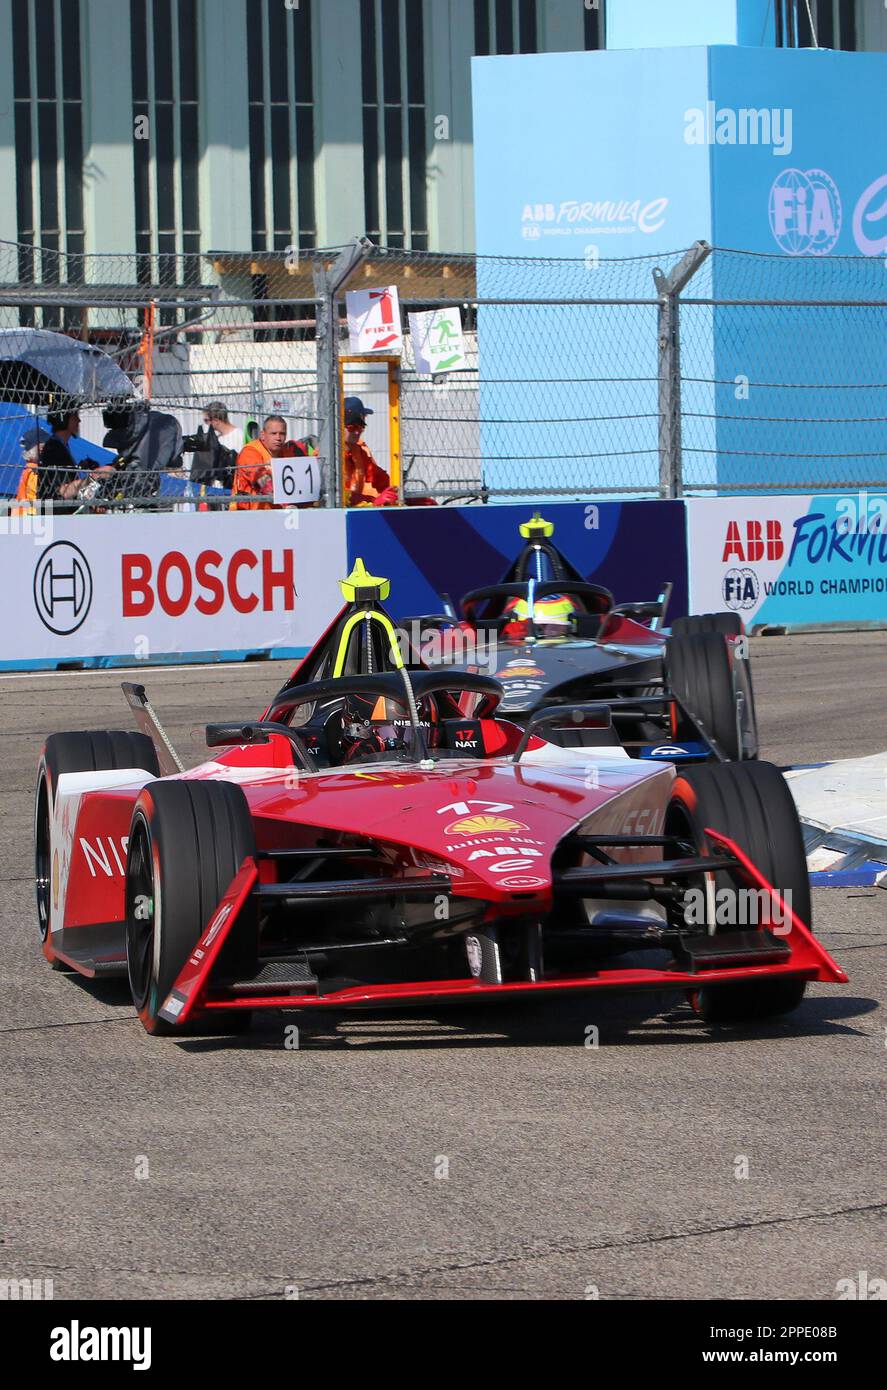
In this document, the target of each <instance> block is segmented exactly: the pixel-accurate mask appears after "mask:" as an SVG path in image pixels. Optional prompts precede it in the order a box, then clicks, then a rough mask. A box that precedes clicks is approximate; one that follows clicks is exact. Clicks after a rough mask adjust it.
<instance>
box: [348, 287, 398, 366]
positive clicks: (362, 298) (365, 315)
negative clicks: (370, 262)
mask: <svg viewBox="0 0 887 1390" xmlns="http://www.w3.org/2000/svg"><path fill="white" fill-rule="evenodd" d="M345 307H346V309H347V311H348V339H349V351H350V352H352V353H354V354H355V355H359V356H365V355H366V354H369V353H379V354H380V355H381V354H385V355H386V356H394V357H399V356H400V355H401V352H402V351H403V337H402V334H401V331H400V301H399V299H398V296H397V286H396V285H388V286H387V288H386V289H382V290H347V291H346V293H345Z"/></svg>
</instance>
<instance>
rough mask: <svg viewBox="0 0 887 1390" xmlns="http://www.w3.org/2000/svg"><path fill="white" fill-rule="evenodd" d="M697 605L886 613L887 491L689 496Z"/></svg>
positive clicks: (754, 611) (877, 619)
mask: <svg viewBox="0 0 887 1390" xmlns="http://www.w3.org/2000/svg"><path fill="white" fill-rule="evenodd" d="M686 507H687V548H688V552H689V566H690V611H691V612H693V613H711V612H717V611H719V610H721V609H725V608H727V609H734V610H735V611H736V612H738V613H740V614H741V615H742V618H743V620H744V622H745V625H746V627H749V628H753V627H761V626H763V625H765V624H777V625H780V626H781V625H783V624H785V625H786V626H789V627H808V626H809V627H813V626H823V625H827V624H831V623H842V624H848V623H860V624H884V623H887V492H885V493H884V494H882V495H875V493H874V492H872V493H866V492H860V493H850V494H847V493H844V494H838V493H835V494H830V493H829V494H817V495H809V496H797V497H714V498H698V499H693V498H691V499H688V500H687V502H686Z"/></svg>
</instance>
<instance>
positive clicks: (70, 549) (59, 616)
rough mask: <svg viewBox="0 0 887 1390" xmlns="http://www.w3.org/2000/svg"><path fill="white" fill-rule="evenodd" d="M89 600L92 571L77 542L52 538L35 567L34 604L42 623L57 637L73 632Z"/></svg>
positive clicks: (79, 622)
mask: <svg viewBox="0 0 887 1390" xmlns="http://www.w3.org/2000/svg"><path fill="white" fill-rule="evenodd" d="M91 603H92V572H91V570H90V568H89V564H88V562H87V559H86V556H85V555H84V554H83V551H82V550H81V549H80V548H79V546H76V545H72V544H71V542H70V541H54V542H53V544H52V545H50V546H47V548H46V550H44V552H43V554H42V556H41V557H40V560H39V561H38V563H37V568H36V569H35V570H34V606H35V607H36V609H37V615H38V617H39V618H40V621H41V623H42V624H43V626H44V627H47V628H49V631H50V632H54V633H56V635H57V636H59V637H66V636H67V635H68V634H69V633H71V632H76V631H77V629H78V627H80V625H81V624H82V622H83V621H84V619H85V618H86V615H87V613H88V612H89V605H90V604H91Z"/></svg>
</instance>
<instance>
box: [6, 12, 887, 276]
mask: <svg viewBox="0 0 887 1390" xmlns="http://www.w3.org/2000/svg"><path fill="white" fill-rule="evenodd" d="M737 2H738V3H747V4H749V5H753V4H754V3H756V0H737ZM605 3H606V4H607V5H608V6H609V8H610V11H611V12H612V13H613V14H616V12H617V10H618V9H621V8H623V7H626V6H630V5H632V4H636V3H637V0H0V94H2V95H0V179H2V187H3V189H4V192H5V196H4V198H3V199H2V200H0V240H4V241H10V242H18V243H20V244H21V246H22V247H23V248H25V249H24V251H23V252H22V253H21V255H20V258H19V273H20V277H21V278H22V279H23V280H28V279H29V278H30V276H29V265H30V263H29V259H28V252H27V248H28V247H30V246H39V247H43V248H45V249H47V250H49V251H55V250H58V251H61V252H69V253H74V254H75V255H77V254H79V253H83V252H86V253H96V252H99V253H121V252H126V253H130V254H132V253H136V254H138V255H140V256H143V257H144V258H145V261H146V264H147V263H148V259H149V258H152V259H153V258H159V261H158V260H156V259H155V260H154V261H153V264H154V266H155V267H156V266H157V265H158V264H159V265H160V266H161V279H164V280H165V279H170V280H173V279H175V278H177V277H176V274H175V272H174V271H173V273H172V274H170V275H165V274H163V270H162V268H163V265H164V258H167V257H169V258H170V268H172V258H178V257H180V256H181V255H182V254H183V253H188V252H202V253H206V252H207V251H209V250H211V249H212V250H218V251H235V250H236V251H240V252H244V251H253V252H257V253H261V252H269V251H280V250H285V249H287V248H289V247H295V248H304V249H307V248H311V247H318V246H334V245H337V244H341V243H342V242H345V241H347V240H349V239H350V238H351V237H352V236H354V235H355V234H356V233H362V232H366V233H367V234H368V235H369V236H370V237H371V238H372V239H373V240H374V241H376V242H377V243H378V244H380V245H384V246H389V247H391V248H394V249H405V250H410V249H414V250H431V251H447V252H453V253H464V252H470V251H471V250H472V249H473V240H474V197H473V168H472V146H471V129H472V122H471V58H472V56H473V55H483V54H491V53H519V52H523V53H532V52H548V51H565V50H577V49H594V48H599V47H603V46H604V44H605V41H606V35H605V28H606V14H605ZM762 12H765V21H766V22H765V25H764V28H763V29H762V35H761V41H762V42H765V43H766V42H770V43H776V44H780V45H786V46H806V45H809V44H811V43H812V42H813V41H814V38H815V40H816V41H817V42H818V43H819V45H820V46H822V47H835V48H838V47H840V48H855V47H857V46H859V47H865V48H872V49H879V48H884V47H887V11H885V8H884V5H883V3H882V0H809V3H808V0H771V2H770V4H768V5H765V6H764V10H763V11H762ZM811 21H812V23H811ZM514 100H515V102H531V101H532V100H533V94H532V92H515V94H514ZM507 118H508V116H507V112H503V120H507Z"/></svg>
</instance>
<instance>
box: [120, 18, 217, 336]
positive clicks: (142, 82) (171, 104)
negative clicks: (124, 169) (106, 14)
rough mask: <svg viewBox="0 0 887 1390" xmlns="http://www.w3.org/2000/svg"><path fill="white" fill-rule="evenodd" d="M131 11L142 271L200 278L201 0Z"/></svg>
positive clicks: (178, 279) (175, 279) (166, 280)
mask: <svg viewBox="0 0 887 1390" xmlns="http://www.w3.org/2000/svg"><path fill="white" fill-rule="evenodd" d="M129 10H130V26H131V39H130V51H131V68H132V126H133V136H132V138H133V163H134V171H135V226H136V255H137V271H136V273H137V278H138V280H139V282H140V283H141V284H146V285H147V284H159V285H170V286H172V285H176V284H182V283H184V282H185V281H186V280H192V279H194V278H195V277H196V273H197V272H196V271H195V267H196V266H197V265H198V262H196V261H190V262H189V263H188V265H187V266H186V263H185V260H184V257H186V256H191V255H196V254H197V253H198V252H199V251H200V200H199V178H198V173H199V134H198V122H199V116H198V98H197V0H130V6H129ZM174 318H175V311H174V310H165V311H163V312H162V313H161V322H163V323H170V322H174Z"/></svg>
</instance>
